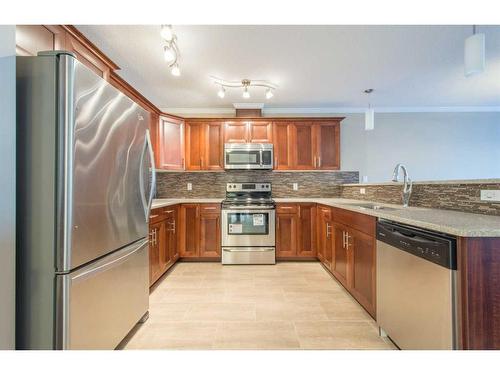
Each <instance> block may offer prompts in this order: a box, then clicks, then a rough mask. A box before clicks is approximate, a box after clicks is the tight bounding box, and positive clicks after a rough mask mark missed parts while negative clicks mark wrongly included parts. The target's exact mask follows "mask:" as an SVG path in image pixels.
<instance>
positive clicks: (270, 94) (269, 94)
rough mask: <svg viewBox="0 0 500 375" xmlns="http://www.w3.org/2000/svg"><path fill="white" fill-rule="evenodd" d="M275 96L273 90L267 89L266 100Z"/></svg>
mask: <svg viewBox="0 0 500 375" xmlns="http://www.w3.org/2000/svg"><path fill="white" fill-rule="evenodd" d="M273 96H274V94H273V90H271V89H267V90H266V99H271V98H272V97H273Z"/></svg>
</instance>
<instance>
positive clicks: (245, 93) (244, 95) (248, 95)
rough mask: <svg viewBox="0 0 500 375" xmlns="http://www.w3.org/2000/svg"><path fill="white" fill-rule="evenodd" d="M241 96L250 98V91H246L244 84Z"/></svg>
mask: <svg viewBox="0 0 500 375" xmlns="http://www.w3.org/2000/svg"><path fill="white" fill-rule="evenodd" d="M243 97H244V98H245V99H249V98H250V93H249V92H248V87H247V86H245V88H244V89H243Z"/></svg>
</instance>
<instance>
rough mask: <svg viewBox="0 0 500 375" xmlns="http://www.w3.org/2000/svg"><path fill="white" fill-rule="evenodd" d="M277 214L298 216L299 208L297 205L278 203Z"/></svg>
mask: <svg viewBox="0 0 500 375" xmlns="http://www.w3.org/2000/svg"><path fill="white" fill-rule="evenodd" d="M276 212H277V213H279V214H296V213H297V212H298V206H297V204H296V203H278V204H277V205H276Z"/></svg>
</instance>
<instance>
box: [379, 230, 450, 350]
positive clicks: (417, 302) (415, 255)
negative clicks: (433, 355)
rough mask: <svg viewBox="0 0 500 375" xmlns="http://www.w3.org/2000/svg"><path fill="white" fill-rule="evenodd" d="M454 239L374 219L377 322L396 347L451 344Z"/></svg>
mask: <svg viewBox="0 0 500 375" xmlns="http://www.w3.org/2000/svg"><path fill="white" fill-rule="evenodd" d="M456 269H457V262H456V238H454V237H450V236H447V235H445V234H442V233H436V232H431V231H428V230H424V229H420V228H415V227H411V226H407V225H402V224H399V223H394V222H390V221H383V220H379V222H378V223H377V323H378V326H379V329H380V334H381V335H387V336H389V337H390V338H391V340H392V341H393V342H394V343H395V344H396V345H397V346H399V347H400V348H401V349H456V348H457V340H456V339H457V332H456V330H457V328H456V313H457V309H456Z"/></svg>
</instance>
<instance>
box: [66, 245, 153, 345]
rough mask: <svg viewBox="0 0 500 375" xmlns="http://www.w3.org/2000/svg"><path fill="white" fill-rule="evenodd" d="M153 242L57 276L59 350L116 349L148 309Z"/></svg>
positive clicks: (121, 251) (126, 248)
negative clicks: (150, 259)
mask: <svg viewBox="0 0 500 375" xmlns="http://www.w3.org/2000/svg"><path fill="white" fill-rule="evenodd" d="M148 265H149V258H148V241H147V240H140V241H138V242H136V243H134V244H132V245H130V246H127V247H125V248H124V249H122V250H119V251H116V252H114V253H113V254H111V255H109V256H107V257H104V258H102V259H100V260H98V261H96V262H93V263H91V264H89V265H87V266H85V267H82V268H80V269H78V270H77V271H74V272H71V273H69V274H65V275H58V276H56V285H57V303H56V305H57V306H58V311H57V316H56V349H114V348H116V346H117V345H118V344H119V343H120V341H122V340H123V338H124V337H125V336H126V335H127V333H128V332H130V330H131V329H132V328H133V327H134V325H135V324H136V323H137V322H138V321H139V320H140V319H141V317H142V316H143V315H144V314H145V313H146V312H147V310H148V307H149V302H148V301H149V269H148Z"/></svg>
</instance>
